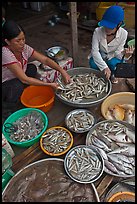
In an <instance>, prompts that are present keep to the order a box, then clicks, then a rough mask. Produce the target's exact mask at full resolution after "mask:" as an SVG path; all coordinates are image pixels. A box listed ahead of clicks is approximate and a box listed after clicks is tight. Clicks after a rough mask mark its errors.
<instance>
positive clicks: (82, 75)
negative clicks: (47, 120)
mask: <svg viewBox="0 0 137 204" xmlns="http://www.w3.org/2000/svg"><path fill="white" fill-rule="evenodd" d="M67 73H68V74H69V75H70V76H71V80H72V82H71V83H70V84H67V85H65V84H64V82H63V79H62V78H61V76H59V77H58V78H57V83H58V80H59V81H61V83H62V87H61V89H59V90H57V92H56V96H57V97H58V98H59V99H60V100H61V101H62V102H63V103H65V104H67V105H70V106H73V107H80V108H84V107H91V106H92V105H94V104H97V103H100V102H101V101H102V100H104V99H105V98H106V97H107V96H108V95H109V94H110V92H111V89H112V84H111V82H110V80H107V79H106V78H105V75H104V74H103V73H102V72H100V71H98V70H94V69H91V68H86V67H77V68H73V69H70V70H67Z"/></svg>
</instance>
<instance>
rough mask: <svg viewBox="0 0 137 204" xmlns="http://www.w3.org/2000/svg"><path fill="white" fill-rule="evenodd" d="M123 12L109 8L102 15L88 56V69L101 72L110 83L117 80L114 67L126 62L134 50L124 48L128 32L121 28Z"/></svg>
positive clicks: (116, 8) (116, 7)
mask: <svg viewBox="0 0 137 204" xmlns="http://www.w3.org/2000/svg"><path fill="white" fill-rule="evenodd" d="M123 20H124V10H123V8H122V7H120V6H118V5H114V6H111V7H109V8H108V9H107V10H106V12H105V13H104V15H103V17H102V20H101V21H100V22H99V26H100V27H98V28H96V29H95V31H94V33H93V37H92V48H91V53H90V55H89V64H90V67H91V68H93V69H96V70H100V71H103V72H104V74H105V76H106V78H107V79H109V78H111V81H112V83H117V82H118V80H117V79H116V78H115V77H114V71H115V69H116V65H117V64H118V63H121V62H126V60H129V58H130V57H131V56H132V54H133V51H134V48H133V47H129V48H124V46H125V43H126V41H127V36H128V32H127V31H126V30H125V29H124V28H122V27H121V26H122V25H123V24H124V23H123Z"/></svg>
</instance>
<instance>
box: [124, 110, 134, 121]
mask: <svg viewBox="0 0 137 204" xmlns="http://www.w3.org/2000/svg"><path fill="white" fill-rule="evenodd" d="M124 120H125V121H127V122H128V123H129V124H132V123H133V112H132V111H131V110H127V111H126V112H125V117H124Z"/></svg>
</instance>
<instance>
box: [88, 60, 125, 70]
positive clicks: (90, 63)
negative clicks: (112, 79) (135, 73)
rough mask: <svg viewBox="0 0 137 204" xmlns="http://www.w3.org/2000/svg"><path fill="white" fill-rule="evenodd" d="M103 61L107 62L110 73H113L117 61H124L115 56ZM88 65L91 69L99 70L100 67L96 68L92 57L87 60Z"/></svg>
mask: <svg viewBox="0 0 137 204" xmlns="http://www.w3.org/2000/svg"><path fill="white" fill-rule="evenodd" d="M105 62H106V63H107V65H108V67H109V68H110V70H111V72H112V74H114V71H115V69H116V65H117V64H118V63H122V62H124V61H123V60H120V59H118V58H116V57H114V58H112V59H110V60H106V61H105ZM89 65H90V67H91V68H92V69H96V70H100V69H99V68H98V66H97V65H96V64H95V62H94V60H93V57H91V58H90V60H89Z"/></svg>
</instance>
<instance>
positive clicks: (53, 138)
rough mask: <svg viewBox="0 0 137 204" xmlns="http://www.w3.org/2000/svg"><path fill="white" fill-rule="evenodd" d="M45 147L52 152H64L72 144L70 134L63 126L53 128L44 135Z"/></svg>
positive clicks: (43, 142)
mask: <svg viewBox="0 0 137 204" xmlns="http://www.w3.org/2000/svg"><path fill="white" fill-rule="evenodd" d="M42 138H43V140H42V144H43V148H44V149H45V150H46V151H48V152H49V153H52V154H58V153H61V152H64V151H65V150H66V149H68V147H69V146H70V144H71V141H72V138H71V136H70V134H69V133H68V132H67V131H66V130H65V129H62V128H52V129H49V130H47V131H46V133H45V134H44V135H42Z"/></svg>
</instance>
